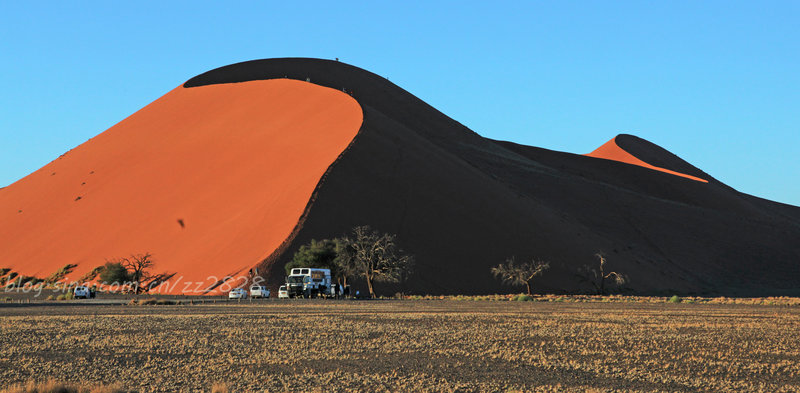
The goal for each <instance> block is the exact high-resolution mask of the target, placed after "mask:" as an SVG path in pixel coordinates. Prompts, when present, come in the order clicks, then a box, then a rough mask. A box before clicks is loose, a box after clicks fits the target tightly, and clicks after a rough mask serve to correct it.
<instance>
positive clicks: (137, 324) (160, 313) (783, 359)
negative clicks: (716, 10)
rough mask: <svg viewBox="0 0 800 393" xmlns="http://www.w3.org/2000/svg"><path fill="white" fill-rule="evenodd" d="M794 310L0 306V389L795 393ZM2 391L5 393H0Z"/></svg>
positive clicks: (798, 341)
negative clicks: (42, 385)
mask: <svg viewBox="0 0 800 393" xmlns="http://www.w3.org/2000/svg"><path fill="white" fill-rule="evenodd" d="M799 327H800V308H799V307H787V306H756V305H732V304H714V305H709V304H669V303H664V304H644V303H540V302H508V301H502V302H501V301H455V300H417V301H412V300H381V301H322V300H292V301H276V300H263V301H258V302H253V303H249V302H245V303H234V302H232V303H227V302H225V303H223V302H218V303H217V304H205V305H197V304H195V305H189V304H182V305H167V306H128V305H121V304H99V303H92V302H61V303H58V304H53V303H36V304H34V303H31V304H17V303H14V304H0V333H1V334H0V381H2V383H3V385H2V386H8V385H9V384H13V383H19V382H25V381H29V380H38V381H41V380H47V379H56V380H59V381H66V382H74V383H87V384H98V383H99V384H118V385H119V386H121V387H123V388H125V389H130V390H135V391H142V392H149V391H163V392H172V391H199V390H203V391H208V390H209V389H210V387H211V385H212V384H213V383H217V382H221V383H224V384H228V385H229V386H230V388H231V390H232V391H279V392H283V391H291V392H294V391H325V392H347V391H365V392H366V391H369V392H379V391H431V392H440V391H441V392H451V391H460V392H461V391H464V392H469V391H476V392H478V391H499V392H507V391H575V392H585V391H626V392H628V391H641V392H651V391H664V392H682V391H737V392H741V391H754V392H755V391H760V392H797V391H800V329H798V328H799ZM0 387H1V386H0Z"/></svg>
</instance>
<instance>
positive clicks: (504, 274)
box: [492, 257, 550, 295]
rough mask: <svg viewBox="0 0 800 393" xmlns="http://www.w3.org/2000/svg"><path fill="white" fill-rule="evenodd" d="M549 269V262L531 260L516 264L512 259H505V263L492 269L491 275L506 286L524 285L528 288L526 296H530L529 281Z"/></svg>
mask: <svg viewBox="0 0 800 393" xmlns="http://www.w3.org/2000/svg"><path fill="white" fill-rule="evenodd" d="M549 268H550V263H549V262H542V261H536V260H532V261H530V262H525V263H521V264H519V265H517V264H516V261H515V260H514V257H511V258H508V259H506V263H501V264H499V265H497V266H495V267H493V268H492V275H494V276H495V277H496V278H499V279H501V280H502V281H503V284H508V285H525V286H526V287H527V288H528V295H530V294H531V281H533V278H534V277H536V276H539V275H541V274H542V273H544V271H545V270H547V269H549Z"/></svg>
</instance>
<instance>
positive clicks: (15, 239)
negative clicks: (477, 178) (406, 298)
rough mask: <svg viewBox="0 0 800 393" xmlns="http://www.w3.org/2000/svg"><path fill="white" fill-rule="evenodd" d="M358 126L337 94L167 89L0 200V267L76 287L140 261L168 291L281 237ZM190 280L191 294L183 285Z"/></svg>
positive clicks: (264, 84)
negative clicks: (172, 279)
mask: <svg viewBox="0 0 800 393" xmlns="http://www.w3.org/2000/svg"><path fill="white" fill-rule="evenodd" d="M361 123H362V111H361V107H360V106H359V104H358V103H357V102H356V101H355V100H354V99H353V98H352V97H350V96H348V95H346V94H344V93H342V92H341V91H337V90H334V89H329V88H326V87H321V86H318V85H314V84H311V83H306V82H301V81H295V80H288V79H276V80H267V81H251V82H244V83H235V84H220V85H210V86H202V87H195V88H184V87H178V88H176V89H174V90H172V91H171V92H169V93H167V94H166V95H164V96H163V97H161V98H159V99H158V100H156V101H155V102H153V103H151V104H150V105H148V106H146V107H145V108H143V109H141V110H140V111H138V112H136V113H135V114H133V115H131V116H130V117H128V118H127V119H125V120H123V121H122V122H120V123H119V124H117V125H115V126H113V127H111V128H110V129H108V130H107V131H106V132H104V133H102V134H100V135H98V136H97V137H95V138H93V139H91V140H89V141H88V142H86V143H84V144H82V145H80V146H78V147H77V148H75V149H73V150H72V151H70V152H68V153H67V154H66V155H64V156H62V157H60V158H58V159H56V160H55V161H53V162H51V163H49V164H48V165H46V166H44V167H43V168H41V169H39V170H38V171H36V172H34V173H32V174H31V175H29V176H27V177H25V178H24V179H22V180H20V181H18V182H16V183H14V184H12V185H10V186H9V187H6V188H5V189H2V190H0V268H2V267H9V268H12V269H13V270H14V271H16V272H19V273H20V274H25V275H35V276H37V277H42V278H44V277H46V276H48V275H49V274H51V273H53V272H55V271H56V270H58V269H59V268H61V267H62V266H64V265H65V264H68V263H77V264H78V268H77V269H75V272H74V273H72V274H71V275H70V278H73V279H76V278H78V277H80V276H81V275H83V274H84V273H86V272H88V271H89V270H91V269H92V268H94V267H96V266H98V265H102V264H103V263H104V262H105V260H106V259H113V258H119V257H123V256H127V255H130V254H134V253H144V252H150V253H152V254H153V257H154V260H155V262H156V264H155V268H154V269H153V271H154V272H161V271H170V272H176V273H177V275H176V277H182V282H181V283H180V284H179V285H177V286H175V287H173V288H171V289H170V290H169V292H171V293H181V292H186V291H192V290H195V289H196V288H202V287H204V285H207V284H210V283H211V282H213V280H214V279H215V278H220V277H222V276H225V275H228V274H234V273H237V272H247V271H248V269H249V268H250V267H252V266H254V265H255V264H257V263H258V262H260V261H261V260H262V259H263V258H265V257H267V256H268V255H269V254H270V253H272V251H274V250H275V249H276V248H277V247H278V246H279V245H280V244H281V242H282V241H284V239H286V238H287V237H288V236H289V234H290V233H291V231H292V230H293V228H294V227H295V225H297V223H298V220H299V218H300V217H301V215H302V214H303V211H304V209H305V207H306V205H307V203H308V202H309V198H310V197H311V195H312V193H313V191H314V189H315V187H316V185H317V183H318V182H319V180H320V178H321V177H322V175H323V174H324V173H325V171H326V170H327V168H328V167H329V166H330V165H331V164H332V163H333V162H334V160H336V158H337V157H338V156H339V155H340V154H341V153H342V152H343V151H344V150H345V148H346V147H347V146H348V145H349V144H350V142H351V141H352V140H353V138H354V137H355V135H356V133H357V132H358V130H359V128H360V126H361ZM186 283H191V284H190V287H189V286H187V285H189V284H186Z"/></svg>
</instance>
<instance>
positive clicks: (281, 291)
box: [278, 285, 289, 299]
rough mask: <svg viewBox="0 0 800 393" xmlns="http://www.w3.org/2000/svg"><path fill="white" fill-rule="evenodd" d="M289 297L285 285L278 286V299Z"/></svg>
mask: <svg viewBox="0 0 800 393" xmlns="http://www.w3.org/2000/svg"><path fill="white" fill-rule="evenodd" d="M288 298H289V291H287V290H286V285H281V286H280V288H278V299H288Z"/></svg>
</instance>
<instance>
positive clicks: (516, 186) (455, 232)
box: [185, 59, 800, 295]
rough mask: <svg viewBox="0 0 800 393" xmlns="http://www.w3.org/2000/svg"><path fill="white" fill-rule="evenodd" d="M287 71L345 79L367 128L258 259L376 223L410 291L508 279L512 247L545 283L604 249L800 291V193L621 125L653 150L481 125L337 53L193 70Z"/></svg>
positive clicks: (274, 270)
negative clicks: (609, 153)
mask: <svg viewBox="0 0 800 393" xmlns="http://www.w3.org/2000/svg"><path fill="white" fill-rule="evenodd" d="M283 77H288V78H292V79H299V80H306V79H310V80H311V82H312V83H316V84H320V85H323V86H328V87H332V88H335V89H340V90H341V89H343V88H344V89H346V90H347V91H349V92H350V93H351V94H352V95H353V97H354V98H355V99H356V100H357V101H358V102H359V104H360V105H361V107H362V108H363V110H364V122H363V124H362V127H361V130H360V131H359V134H358V136H357V137H356V139H355V141H354V142H353V144H352V145H351V147H350V148H349V150H348V151H347V152H346V153H345V154H343V156H342V157H341V158H340V160H339V161H338V162H337V163H336V164H335V165H334V166H332V167H331V169H330V170H329V172H328V174H327V176H326V179H325V181H324V182H323V183H321V184H320V186H319V187H318V189H317V198H316V199H315V200H314V201H313V203H312V204H311V205H310V210H308V211H307V217H306V219H305V221H304V222H302V223H301V225H298V226H297V227H296V228H295V231H294V232H293V234H292V235H291V236H290V237H289V239H287V241H286V242H285V243H284V244H283V246H281V247H280V248H279V249H278V250H277V251H276V252H275V253H273V254H272V255H270V257H269V258H267V259H266V260H265V261H264V262H263V263H262V271H270V272H271V274H270V280H271V282H272V283H273V284H277V283H278V282H279V280H280V279H281V278H282V276H283V270H282V266H283V265H284V264H285V263H286V262H287V261H288V260H289V259H290V258H291V255H292V254H293V253H294V252H295V251H296V250H297V249H298V247H299V246H300V245H302V244H305V243H307V242H308V241H309V240H311V239H315V238H316V239H320V238H327V237H333V236H338V235H341V234H343V233H346V232H347V231H348V230H349V229H350V228H352V227H353V226H356V225H363V224H370V225H372V226H373V227H376V228H378V229H380V230H382V231H387V232H391V233H396V234H398V236H399V238H400V240H401V241H402V245H403V246H404V247H405V249H406V250H407V251H409V252H410V253H413V254H414V255H415V256H416V258H417V269H416V271H415V273H414V276H413V278H412V280H410V281H409V283H407V284H405V285H403V286H401V287H392V288H386V286H384V288H386V292H388V293H391V292H392V291H394V290H398V289H402V290H406V291H410V292H415V293H432V294H433V293H487V292H498V291H506V290H508V289H507V288H504V287H501V286H500V285H499V284H498V283H497V282H496V281H495V280H493V279H492V278H491V276H490V274H489V268H490V267H491V266H492V265H495V264H497V263H499V262H502V261H503V260H505V258H506V257H508V256H511V255H516V256H517V258H518V259H523V260H524V259H528V258H532V257H535V258H540V259H544V260H548V261H550V262H551V264H552V266H553V268H552V269H551V270H550V271H548V272H547V274H546V278H545V279H539V280H538V281H537V282H536V284H535V285H536V286H537V287H538V289H539V290H540V291H577V290H586V289H588V288H589V287H588V286H587V285H586V284H585V283H584V284H582V283H580V281H579V280H577V279H576V277H575V270H576V269H577V268H578V267H580V266H582V265H584V264H589V263H590V264H594V263H596V260H595V258H594V257H593V255H594V254H595V253H596V252H598V251H601V252H604V253H605V254H607V255H608V259H609V261H610V265H611V267H612V268H613V269H615V270H618V271H621V272H624V273H626V274H627V275H629V276H630V278H631V282H630V288H631V289H633V290H636V291H640V292H645V293H672V292H678V293H704V294H725V295H737V294H742V295H743V294H748V295H771V294H785V293H792V294H798V293H800V270H798V265H797V263H798V261H800V208H797V207H794V206H789V205H782V204H779V203H775V202H771V201H767V200H762V199H759V198H756V197H752V196H749V195H745V194H742V193H739V192H737V191H735V190H733V189H732V188H730V187H728V186H725V185H724V184H722V183H720V182H719V181H717V180H715V179H714V178H713V177H711V176H710V175H708V174H706V173H703V172H702V171H700V170H699V169H697V168H695V167H693V166H692V165H690V164H688V163H686V162H685V161H683V160H681V159H680V158H678V157H677V156H675V155H673V154H671V153H669V152H668V151H666V150H664V149H662V148H660V147H658V146H656V145H654V144H652V143H649V142H647V141H644V140H642V139H639V138H636V137H633V136H629V135H620V136H618V137H616V138H615V139H614V140H615V141H616V142H615V144H616V145H617V146H618V148H619V149H621V150H624V152H626V153H628V154H630V155H631V156H633V157H635V158H636V159H637V160H639V161H641V162H644V163H645V164H647V165H650V166H654V167H658V168H662V169H666V170H668V171H673V172H677V173H680V174H684V175H688V176H691V177H694V178H699V179H702V180H706V181H707V182H704V181H697V180H693V179H691V178H687V177H682V176H678V175H674V174H670V173H665V172H664V171H657V170H652V169H648V168H643V167H641V166H637V165H630V164H627V163H622V162H616V161H612V160H608V159H599V158H593V157H587V156H583V155H576V154H569V153H561V152H554V151H550V150H546V149H540V148H535V147H530V146H522V145H517V144H514V143H511V142H501V141H493V140H489V139H486V138H483V137H481V136H479V135H477V134H476V133H474V132H472V131H471V130H469V129H467V128H466V127H464V126H462V125H461V124H460V123H458V122H456V121H454V120H452V119H450V118H448V117H447V116H445V115H443V114H442V113H440V112H438V111H437V110H436V109H434V108H432V107H430V106H429V105H427V104H425V103H424V102H422V101H420V100H419V99H417V98H416V97H414V96H413V95H411V94H409V93H408V92H406V91H405V90H403V89H401V88H399V87H397V86H395V85H394V84H392V83H391V82H389V81H388V80H386V79H385V78H382V77H380V76H378V75H375V74H372V73H369V72H367V71H364V70H361V69H359V68H356V67H353V66H349V65H346V64H343V63H339V62H334V61H327V60H314V59H273V60H259V61H251V62H245V63H239V64H234V65H230V66H226V67H222V68H219V69H216V70H212V71H209V72H207V73H205V74H202V75H199V76H197V77H195V78H193V79H191V80H190V81H188V82H187V83H186V85H185V86H187V87H193V86H203V85H209V84H221V83H232V82H242V81H249V80H259V79H271V78H283Z"/></svg>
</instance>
